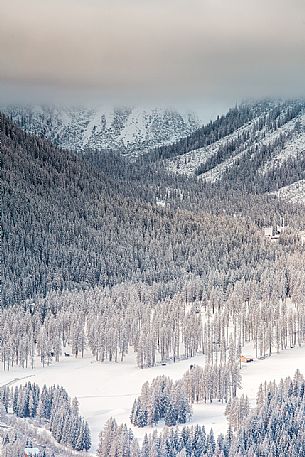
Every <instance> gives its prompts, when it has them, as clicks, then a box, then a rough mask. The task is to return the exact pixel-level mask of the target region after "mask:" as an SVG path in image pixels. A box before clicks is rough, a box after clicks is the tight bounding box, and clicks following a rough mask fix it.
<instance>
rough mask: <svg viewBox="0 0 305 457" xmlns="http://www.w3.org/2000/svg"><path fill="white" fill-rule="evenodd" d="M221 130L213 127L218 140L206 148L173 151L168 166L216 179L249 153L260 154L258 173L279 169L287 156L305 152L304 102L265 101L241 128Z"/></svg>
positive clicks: (202, 177) (175, 170)
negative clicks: (222, 132)
mask: <svg viewBox="0 0 305 457" xmlns="http://www.w3.org/2000/svg"><path fill="white" fill-rule="evenodd" d="M251 109H252V108H251ZM219 130H221V129H220V128H219V129H218V131H217V129H216V128H215V129H214V136H215V140H214V141H213V140H212V141H210V142H209V143H208V144H206V145H204V146H203V147H196V148H192V149H191V150H189V151H187V152H185V153H184V152H183V151H182V153H181V151H179V154H174V155H171V154H170V157H169V158H167V159H165V166H166V167H167V168H168V169H169V170H171V171H173V172H175V173H178V174H185V175H188V176H192V175H196V176H198V177H199V179H203V180H205V181H210V182H214V181H218V180H221V179H222V178H223V176H224V175H225V173H227V172H228V171H229V170H230V169H232V168H234V166H236V165H237V164H239V163H241V162H242V161H243V160H246V158H248V156H249V154H250V155H251V158H252V159H254V158H255V156H257V155H259V154H260V155H261V159H260V161H259V163H258V162H257V172H258V173H260V174H263V175H264V174H267V173H268V172H270V171H271V170H276V169H278V168H279V167H281V166H283V165H284V164H285V162H286V161H287V160H288V159H292V158H296V159H297V158H298V157H303V156H304V154H305V103H303V102H296V103H285V102H283V103H281V104H277V103H266V105H265V106H264V105H263V104H262V105H261V107H260V109H259V110H257V109H256V113H255V112H253V113H252V115H250V116H249V115H248V116H245V120H244V122H242V121H241V122H240V126H238V128H236V129H229V133H228V134H224V135H221V132H220V131H219ZM194 135H195V136H196V132H195V134H194ZM262 150H264V151H265V153H262Z"/></svg>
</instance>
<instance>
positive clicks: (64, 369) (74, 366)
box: [0, 346, 305, 450]
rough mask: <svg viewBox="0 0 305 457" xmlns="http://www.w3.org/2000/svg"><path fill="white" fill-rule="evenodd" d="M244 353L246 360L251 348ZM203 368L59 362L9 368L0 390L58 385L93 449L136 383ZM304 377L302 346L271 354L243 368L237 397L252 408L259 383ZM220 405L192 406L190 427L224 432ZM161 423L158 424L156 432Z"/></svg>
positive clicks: (123, 410) (130, 361)
mask: <svg viewBox="0 0 305 457" xmlns="http://www.w3.org/2000/svg"><path fill="white" fill-rule="evenodd" d="M248 349H249V350H248V351H247V352H245V353H246V354H247V355H248V354H249V355H251V349H250V347H249V348H248ZM192 363H193V364H194V363H195V364H199V365H203V364H204V356H203V355H198V356H196V357H194V358H193V359H188V360H183V361H180V362H177V363H175V364H174V363H169V364H167V365H166V366H161V365H160V366H156V367H153V368H147V369H144V370H141V369H139V368H137V367H136V363H135V357H134V354H133V353H130V354H129V355H128V357H126V359H125V361H124V362H123V363H99V362H95V360H94V359H93V358H92V357H90V356H86V357H85V358H84V359H75V358H73V357H70V358H64V359H62V360H61V361H60V362H59V363H53V364H52V365H50V366H48V367H45V368H42V367H40V366H39V367H37V368H34V369H33V370H32V369H30V368H29V369H22V368H13V369H12V370H11V371H9V372H3V371H0V386H1V385H5V384H8V383H9V384H10V385H14V384H23V383H25V382H26V381H31V382H36V383H38V384H40V385H43V384H48V385H52V384H59V385H62V386H63V387H65V388H66V389H67V391H68V393H69V395H70V396H72V397H74V396H76V397H78V399H79V402H80V412H81V414H82V415H84V416H85V418H86V419H87V420H88V422H89V425H90V429H91V434H92V442H93V446H92V449H93V450H95V449H96V447H97V444H98V435H99V433H100V431H101V430H102V428H103V425H104V423H105V422H106V420H107V419H109V418H110V417H114V418H115V419H116V420H117V422H118V423H122V422H124V423H127V424H128V425H129V426H131V424H130V421H129V414H130V410H131V407H132V404H133V401H134V399H135V397H136V396H138V395H139V393H140V390H141V387H142V384H143V383H144V382H145V381H147V380H148V381H151V380H152V379H153V378H154V377H156V376H159V375H162V374H165V375H167V376H170V377H171V378H172V379H174V380H175V379H178V378H181V377H182V375H183V373H184V372H185V371H186V370H187V369H188V368H189V365H190V364H192ZM297 368H298V369H299V370H300V371H301V372H303V373H305V346H303V347H301V348H299V347H296V348H293V349H289V350H286V351H282V352H281V353H280V354H276V353H274V354H272V357H268V358H266V359H264V360H255V361H254V362H253V363H249V364H243V367H242V370H241V373H242V385H243V389H242V392H243V393H245V394H247V395H248V397H249V400H250V403H251V404H252V405H253V406H254V404H255V398H256V393H257V390H258V387H259V384H260V383H261V382H264V381H265V380H266V381H272V380H274V379H275V380H277V381H278V380H280V379H281V378H282V377H286V376H293V374H294V372H295V370H296V369H297ZM224 410H225V405H224V404H221V403H217V402H214V403H213V404H198V405H196V404H195V405H193V416H192V423H194V424H195V423H198V424H204V425H205V426H206V428H207V429H208V430H209V429H210V428H211V427H213V429H214V432H215V433H216V434H218V433H220V432H224V433H225V432H226V428H227V424H226V418H225V416H224ZM161 427H162V424H160V425H159V428H161ZM133 430H134V432H135V435H136V436H137V437H138V438H139V439H142V438H143V436H144V434H145V433H146V432H148V431H150V430H151V429H150V428H148V427H146V428H144V429H138V428H133Z"/></svg>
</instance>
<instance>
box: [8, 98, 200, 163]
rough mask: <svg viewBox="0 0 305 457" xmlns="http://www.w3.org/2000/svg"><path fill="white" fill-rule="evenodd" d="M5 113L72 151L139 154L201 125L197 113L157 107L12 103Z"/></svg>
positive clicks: (171, 140)
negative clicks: (60, 105)
mask: <svg viewBox="0 0 305 457" xmlns="http://www.w3.org/2000/svg"><path fill="white" fill-rule="evenodd" d="M4 112H5V113H6V114H7V115H8V116H10V117H11V119H12V120H13V121H14V122H16V123H17V124H18V125H19V126H20V127H22V128H23V129H24V130H26V131H27V132H29V133H32V134H35V135H39V136H43V137H45V138H48V139H50V140H51V141H52V142H53V143H54V144H56V145H58V146H60V147H62V148H65V149H69V150H77V151H83V150H86V149H95V150H109V149H111V150H115V151H119V152H121V153H123V154H126V155H138V154H140V153H143V152H145V150H148V149H150V148H154V147H157V146H160V145H163V144H169V143H173V142H175V141H177V140H178V139H179V138H181V137H184V136H186V135H188V134H190V133H191V132H193V131H194V130H196V129H197V128H198V127H199V125H200V124H199V121H198V119H197V118H196V116H195V115H194V114H191V113H178V112H176V111H173V110H170V109H168V110H163V109H158V108H151V109H146V110H145V109H138V108H114V109H105V108H103V107H101V108H84V107H75V108H71V107H69V108H68V107H55V106H53V107H52V106H25V107H18V106H11V107H6V108H4Z"/></svg>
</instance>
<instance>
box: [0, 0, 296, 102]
mask: <svg viewBox="0 0 305 457" xmlns="http://www.w3.org/2000/svg"><path fill="white" fill-rule="evenodd" d="M0 11H1V19H0V97H1V98H2V100H3V99H4V98H6V99H10V98H11V99H13V98H14V97H15V98H16V97H17V98H18V97H22V96H25V94H27V95H28V96H30V97H33V96H36V97H38V98H41V99H43V98H44V97H46V95H49V96H51V97H53V98H55V97H56V96H58V97H59V98H61V99H62V97H67V98H68V97H71V99H72V100H73V98H74V97H75V96H76V94H77V95H78V96H79V97H83V98H84V99H86V98H88V99H89V98H90V97H92V98H99V99H101V100H104V99H108V100H109V101H110V102H111V101H113V102H114V103H120V102H122V103H126V102H128V101H130V102H131V103H136V102H140V101H143V100H144V101H145V103H146V102H148V103H149V102H151V101H154V102H156V101H159V102H161V103H162V102H166V103H167V102H169V103H177V104H181V105H183V104H184V103H185V104H194V105H196V104H197V105H201V104H202V103H206V102H210V103H216V104H217V103H218V104H219V105H221V104H223V105H226V104H227V103H234V102H235V101H237V100H240V99H242V98H247V97H263V96H282V97H292V96H303V95H304V94H305V77H304V75H305V0H183V1H182V0H9V1H7V0H0Z"/></svg>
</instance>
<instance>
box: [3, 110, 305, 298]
mask: <svg viewBox="0 0 305 457" xmlns="http://www.w3.org/2000/svg"><path fill="white" fill-rule="evenodd" d="M0 140H1V145H2V148H1V152H2V154H3V170H4V173H3V178H4V182H3V255H4V265H5V267H4V286H5V287H4V288H3V301H4V303H10V302H19V301H20V300H23V299H25V298H28V297H33V296H35V295H44V294H45V293H46V292H47V291H49V290H53V289H55V290H63V289H73V288H88V287H92V286H94V285H96V284H98V285H102V286H106V285H113V284H117V283H120V282H122V281H130V280H132V281H144V282H146V283H148V284H152V283H153V282H161V283H167V282H168V281H177V280H178V279H179V281H180V282H181V281H182V278H187V276H188V275H190V274H191V275H198V274H199V275H207V274H210V273H211V272H212V271H213V270H215V269H218V268H219V265H220V264H221V263H223V268H224V269H225V270H226V269H227V268H229V265H230V264H231V262H232V258H234V257H236V264H235V267H234V268H238V269H240V271H238V272H237V273H236V274H237V276H238V277H241V275H242V268H243V267H242V265H246V264H247V263H248V262H250V263H252V262H253V261H254V258H255V259H256V257H257V253H256V248H255V249H254V246H256V244H257V243H259V244H260V243H263V245H262V246H261V248H260V249H259V252H260V254H259V256H262V258H266V259H267V258H268V257H269V256H270V255H273V254H269V253H268V251H269V247H268V246H265V244H264V242H263V240H261V241H259V238H258V235H257V234H256V232H257V230H259V226H262V225H265V224H270V223H273V224H276V223H279V222H280V221H281V218H282V217H283V215H284V216H285V219H286V220H287V221H289V224H290V225H291V227H295V228H302V227H301V225H302V221H303V222H304V220H305V219H304V218H303V212H302V211H300V209H299V208H297V207H295V206H293V205H285V203H281V202H280V201H277V200H276V199H275V198H274V197H272V196H266V197H265V196H262V197H260V196H255V195H251V194H249V193H248V194H245V193H242V194H241V193H240V192H239V191H232V192H230V193H228V192H227V190H226V189H220V188H212V187H209V186H207V185H206V184H204V185H203V184H202V183H197V182H196V181H194V180H193V181H190V180H184V179H183V178H181V179H180V180H176V179H175V178H171V177H170V176H168V177H167V178H166V179H165V178H164V182H163V184H161V183H162V176H164V175H162V172H161V171H158V169H156V170H155V171H154V170H150V169H149V168H148V166H147V165H145V167H144V168H143V169H142V170H141V169H140V170H139V169H138V165H137V164H135V165H133V166H131V168H130V169H128V167H126V174H124V173H123V171H122V170H123V169H124V170H125V168H124V166H123V165H121V174H120V172H119V171H117V168H120V167H116V164H117V163H118V162H116V159H115V158H114V159H113V160H114V162H113V165H112V167H110V168H109V167H108V168H107V166H105V165H104V163H98V164H97V163H95V162H94V161H93V162H91V161H90V160H87V159H85V158H83V157H80V156H79V155H76V154H74V153H71V152H67V151H63V150H61V149H58V148H57V147H54V146H53V145H52V144H51V143H50V142H48V141H46V140H43V139H41V138H38V137H35V136H31V135H28V134H26V133H25V132H23V131H22V130H20V129H19V128H18V127H16V126H15V125H14V124H13V123H12V122H11V121H9V120H8V119H7V118H6V117H5V116H3V115H1V117H0ZM135 188H136V189H137V191H136V192H135ZM158 199H159V200H160V199H161V201H164V204H165V207H163V205H162V206H160V205H159V204H158ZM236 214H238V215H240V218H238V219H237V218H236V217H235V216H236ZM236 233H239V235H238V240H239V241H238V242H237V241H236ZM212 240H213V241H212ZM245 240H248V241H247V242H246V243H245ZM240 243H242V245H241V244H240ZM240 249H242V250H243V251H244V257H243V259H239V258H238V257H239V252H240ZM272 250H273V248H272ZM254 252H255V256H254V257H253V253H254ZM247 268H248V267H247ZM234 275H235V274H234ZM175 287H176V286H175Z"/></svg>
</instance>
